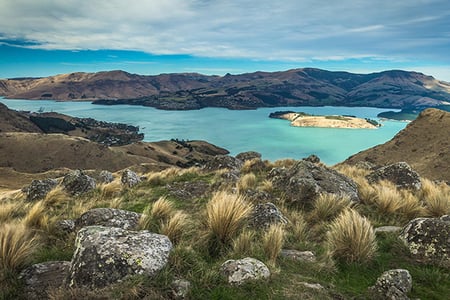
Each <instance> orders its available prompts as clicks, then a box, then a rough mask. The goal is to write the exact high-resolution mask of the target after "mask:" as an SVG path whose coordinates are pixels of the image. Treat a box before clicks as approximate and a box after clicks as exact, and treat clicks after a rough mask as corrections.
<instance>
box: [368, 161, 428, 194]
mask: <svg viewBox="0 0 450 300" xmlns="http://www.w3.org/2000/svg"><path fill="white" fill-rule="evenodd" d="M366 178H367V180H368V181H369V183H375V182H378V181H380V180H388V181H391V182H392V183H394V184H395V185H396V186H397V187H398V188H404V189H414V190H420V188H421V187H422V182H421V181H420V176H419V174H417V172H416V171H414V170H413V169H412V168H411V167H410V166H409V165H408V164H407V163H405V162H398V163H395V164H391V165H388V166H385V167H381V168H379V169H377V170H375V171H374V172H372V173H370V174H369V175H367V177H366Z"/></svg>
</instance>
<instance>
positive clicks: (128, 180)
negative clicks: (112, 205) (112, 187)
mask: <svg viewBox="0 0 450 300" xmlns="http://www.w3.org/2000/svg"><path fill="white" fill-rule="evenodd" d="M120 181H121V182H122V184H123V185H126V186H128V187H133V186H135V185H137V184H139V183H140V182H141V181H142V180H141V177H140V176H139V175H138V174H136V173H135V172H133V171H131V170H129V169H126V170H125V171H123V173H122V177H121V178H120Z"/></svg>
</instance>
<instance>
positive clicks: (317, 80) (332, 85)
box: [0, 68, 450, 109]
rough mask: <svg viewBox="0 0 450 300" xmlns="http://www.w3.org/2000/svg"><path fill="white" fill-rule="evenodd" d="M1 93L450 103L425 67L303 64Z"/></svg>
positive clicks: (145, 100) (244, 103)
mask: <svg viewBox="0 0 450 300" xmlns="http://www.w3.org/2000/svg"><path fill="white" fill-rule="evenodd" d="M0 95H1V96H6V97H7V98H17V99H56V100H80V101H83V100H85V101H86V100H96V103H98V104H124V103H127V104H135V105H145V106H153V107H157V108H161V109H198V108H202V107H211V106H213V107H227V108H232V109H248V108H256V107H273V106H302V105H306V106H318V105H341V106H343V105H346V106H373V107H391V108H404V107H430V106H437V105H441V104H448V103H450V84H449V83H447V82H443V81H439V80H436V79H434V78H433V77H431V76H426V75H424V74H422V73H417V72H407V71H398V70H394V71H385V72H380V73H371V74H353V73H348V72H330V71H325V70H320V69H312V68H304V69H293V70H288V71H282V72H255V73H247V74H239V75H230V74H227V75H225V76H223V77H220V76H206V75H201V74H196V73H182V74H161V75H157V76H142V75H136V74H129V73H126V72H123V71H111V72H99V73H72V74H64V75H57V76H51V77H46V78H35V79H33V78H23V79H8V80H0Z"/></svg>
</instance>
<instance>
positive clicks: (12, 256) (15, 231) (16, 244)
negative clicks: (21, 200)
mask: <svg viewBox="0 0 450 300" xmlns="http://www.w3.org/2000/svg"><path fill="white" fill-rule="evenodd" d="M38 247H39V243H38V241H37V238H36V237H35V236H34V235H33V234H32V232H31V231H30V230H29V229H28V228H27V227H26V226H25V225H23V224H11V223H6V224H3V225H1V226H0V271H2V272H16V271H18V270H20V269H21V268H22V267H24V266H25V265H26V264H27V263H29V262H30V261H31V258H32V256H33V254H34V252H35V251H36V250H37V249H38Z"/></svg>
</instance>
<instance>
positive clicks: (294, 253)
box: [280, 249, 316, 262]
mask: <svg viewBox="0 0 450 300" xmlns="http://www.w3.org/2000/svg"><path fill="white" fill-rule="evenodd" d="M280 255H281V256H283V257H286V258H290V259H293V260H298V261H303V262H315V261H316V255H315V254H314V253H313V252H311V251H298V250H291V249H282V250H281V252H280Z"/></svg>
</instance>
